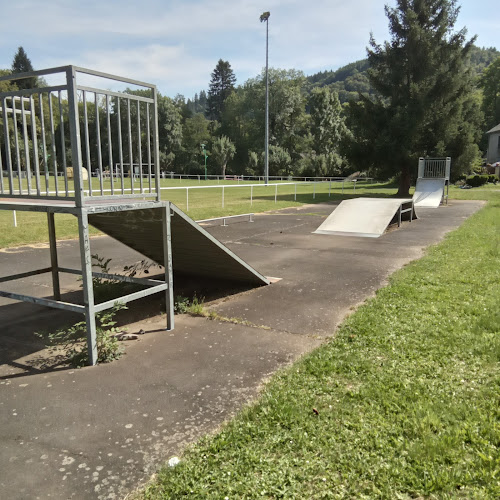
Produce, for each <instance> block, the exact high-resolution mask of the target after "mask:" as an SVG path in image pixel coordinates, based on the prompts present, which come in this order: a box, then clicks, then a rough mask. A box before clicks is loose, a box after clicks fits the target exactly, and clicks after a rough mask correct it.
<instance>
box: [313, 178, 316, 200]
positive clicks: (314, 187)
mask: <svg viewBox="0 0 500 500" xmlns="http://www.w3.org/2000/svg"><path fill="white" fill-rule="evenodd" d="M315 198H316V182H313V200H314V199H315Z"/></svg>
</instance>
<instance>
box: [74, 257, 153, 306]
mask: <svg viewBox="0 0 500 500" xmlns="http://www.w3.org/2000/svg"><path fill="white" fill-rule="evenodd" d="M111 260H112V259H111V258H108V259H106V258H105V257H100V256H99V255H98V254H93V255H92V268H97V269H98V272H99V273H100V274H107V275H111V274H112V273H111V268H110V263H111ZM156 265H157V264H155V263H154V262H151V261H148V260H146V259H144V260H141V261H140V262H136V263H135V264H132V265H130V266H124V268H123V273H124V275H125V276H128V277H130V278H133V277H134V276H136V275H137V274H140V273H144V274H149V270H150V268H151V267H154V266H156ZM159 267H160V268H161V267H162V266H159ZM79 279H80V280H81V278H79ZM92 283H93V287H94V297H95V299H96V301H97V302H101V301H106V300H111V299H113V298H115V297H119V296H120V295H123V294H125V293H132V292H133V291H134V290H136V289H138V288H139V287H140V285H137V284H135V283H127V282H124V281H121V280H117V279H114V278H113V277H112V276H110V277H100V276H93V277H92Z"/></svg>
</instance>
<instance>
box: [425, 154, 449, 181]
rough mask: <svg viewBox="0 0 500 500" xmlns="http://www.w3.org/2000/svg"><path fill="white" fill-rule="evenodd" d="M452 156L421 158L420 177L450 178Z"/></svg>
mask: <svg viewBox="0 0 500 500" xmlns="http://www.w3.org/2000/svg"><path fill="white" fill-rule="evenodd" d="M450 169H451V158H450V157H447V158H419V159H418V177H419V178H424V179H447V180H449V179H450Z"/></svg>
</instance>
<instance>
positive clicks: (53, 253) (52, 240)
mask: <svg viewBox="0 0 500 500" xmlns="http://www.w3.org/2000/svg"><path fill="white" fill-rule="evenodd" d="M47 223H48V227H49V244H50V267H51V268H52V290H53V292H54V299H55V300H61V286H60V284H59V264H58V262H57V239H56V226H55V223H54V212H47Z"/></svg>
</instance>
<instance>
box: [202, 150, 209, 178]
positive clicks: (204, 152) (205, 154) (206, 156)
mask: <svg viewBox="0 0 500 500" xmlns="http://www.w3.org/2000/svg"><path fill="white" fill-rule="evenodd" d="M201 149H202V150H203V155H204V156H205V180H207V158H208V155H207V152H206V151H205V144H202V145H201Z"/></svg>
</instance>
